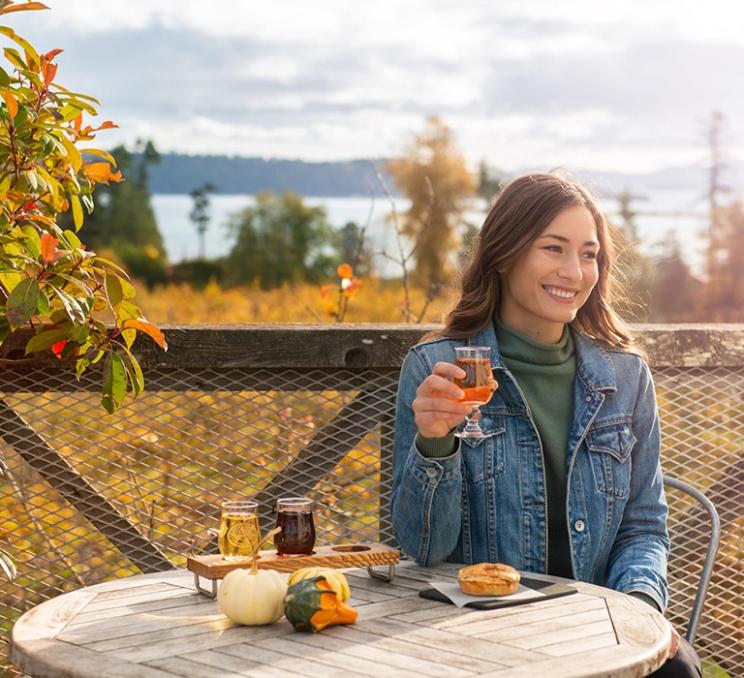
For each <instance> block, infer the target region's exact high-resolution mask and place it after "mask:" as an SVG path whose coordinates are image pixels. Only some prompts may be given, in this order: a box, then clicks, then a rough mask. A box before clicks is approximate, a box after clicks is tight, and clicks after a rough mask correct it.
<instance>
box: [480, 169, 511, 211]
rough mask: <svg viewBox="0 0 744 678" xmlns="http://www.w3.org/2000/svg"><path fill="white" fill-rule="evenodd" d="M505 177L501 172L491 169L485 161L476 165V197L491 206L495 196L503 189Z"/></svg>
mask: <svg viewBox="0 0 744 678" xmlns="http://www.w3.org/2000/svg"><path fill="white" fill-rule="evenodd" d="M505 181H506V177H505V176H504V174H503V172H500V171H499V170H497V169H495V168H493V167H491V166H490V165H489V164H488V163H487V162H486V161H485V160H481V161H480V163H479V165H478V195H479V196H480V197H481V198H483V200H485V201H486V204H487V205H488V206H490V205H491V203H492V202H493V200H494V198H495V197H496V195H497V194H498V193H499V192H500V191H501V189H502V188H503V187H504V183H505Z"/></svg>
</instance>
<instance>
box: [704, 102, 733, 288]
mask: <svg viewBox="0 0 744 678" xmlns="http://www.w3.org/2000/svg"><path fill="white" fill-rule="evenodd" d="M724 125H725V119H724V117H723V114H722V113H721V112H720V111H713V112H712V113H711V116H710V121H709V123H708V127H707V130H706V141H707V142H708V153H709V157H710V161H709V165H708V233H707V239H708V252H707V262H706V274H707V276H708V279H709V280H708V283H709V284H708V290H709V291H710V292H711V293H712V294H714V295H715V290H714V289H713V287H712V285H711V278H712V277H713V276H714V274H715V270H716V268H717V266H718V263H719V260H720V258H721V256H723V255H722V252H721V232H720V231H721V209H722V204H721V201H722V198H723V195H724V194H726V193H728V191H729V187H728V186H726V185H725V184H724V183H723V182H722V175H723V172H724V170H725V169H726V163H725V153H724V150H723V143H722V139H721V137H722V135H723V132H724Z"/></svg>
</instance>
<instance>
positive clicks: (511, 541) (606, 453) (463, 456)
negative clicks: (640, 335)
mask: <svg viewBox="0 0 744 678" xmlns="http://www.w3.org/2000/svg"><path fill="white" fill-rule="evenodd" d="M571 331H572V334H573V339H574V345H575V351H576V379H575V382H574V394H573V405H574V407H573V421H572V424H571V428H570V433H569V438H568V447H567V458H566V464H567V485H568V487H567V494H566V516H567V521H568V525H567V531H568V535H569V540H570V551H571V562H572V566H573V573H574V578H575V579H578V580H580V581H586V582H591V583H595V584H599V585H602V586H606V587H609V588H612V589H615V590H617V591H623V592H626V593H627V592H630V591H640V592H642V593H645V594H647V595H648V596H650V597H651V598H653V599H654V600H655V601H656V603H657V604H658V605H659V607H660V609H662V610H663V609H665V608H666V604H667V582H666V563H667V556H668V552H669V537H668V533H667V528H666V518H667V505H666V500H665V498H664V490H663V484H662V473H661V465H660V461H659V448H660V440H659V419H658V411H657V406H656V397H655V393H654V386H653V381H652V378H651V373H650V370H649V368H648V366H647V365H646V364H645V363H644V361H643V360H642V359H641V358H640V357H639V356H637V355H634V354H631V353H625V352H622V351H615V350H608V349H605V348H602V347H600V346H599V345H598V344H597V343H595V342H593V341H591V340H590V339H588V338H587V337H585V336H583V335H581V334H580V333H579V332H577V331H575V330H573V329H572V330H571ZM463 344H472V345H478V346H490V347H491V354H492V367H493V373H494V376H495V378H496V380H497V381H498V383H499V388H498V389H497V390H496V391H495V393H494V395H493V397H492V398H491V400H490V401H489V402H488V403H487V404H486V405H484V406H482V407H481V412H482V416H481V419H480V426H481V428H482V429H483V431H484V433H485V435H486V438H485V440H483V441H477V442H473V441H468V440H462V441H460V442H459V443H458V447H457V449H456V450H455V452H454V453H453V454H451V455H450V456H448V457H443V458H427V457H424V456H423V455H421V454H420V453H419V452H418V450H417V449H416V446H415V443H414V439H415V436H416V431H417V429H416V423H415V421H414V413H413V410H412V408H411V403H412V402H413V400H414V398H415V397H416V389H417V388H418V386H419V384H420V383H421V382H422V381H423V380H424V378H426V377H427V376H428V375H429V374H431V371H432V368H433V366H434V364H435V363H436V362H438V361H440V360H441V361H446V362H450V363H453V362H454V361H455V350H454V348H455V346H459V345H463ZM391 501H392V519H393V529H394V531H395V535H396V537H397V539H398V541H399V543H400V545H401V547H402V549H403V551H404V552H405V553H407V554H408V555H410V556H411V557H413V558H414V559H415V560H416V562H418V563H419V564H420V565H431V564H434V563H437V562H440V561H442V560H445V559H446V560H450V561H454V562H460V563H478V562H484V561H490V562H502V563H508V564H510V565H512V566H513V567H516V568H517V569H520V570H525V571H530V572H546V571H547V564H548V543H547V539H548V536H547V533H548V530H547V520H548V516H547V502H546V497H545V470H544V466H543V456H542V449H541V442H540V438H539V435H538V433H537V429H536V427H535V424H534V421H533V419H532V414H531V413H530V410H529V407H528V405H527V403H526V402H525V399H524V396H523V394H522V392H521V390H520V388H519V385H518V384H517V383H516V381H515V380H514V378H513V376H512V375H511V373H510V372H509V370H508V369H507V367H506V364H505V363H504V361H503V358H502V357H501V355H500V353H499V350H498V345H497V342H496V334H495V332H494V329H493V325H492V324H489V325H488V327H487V328H486V329H484V330H483V331H482V332H481V333H480V334H478V335H477V336H474V337H472V338H471V339H469V340H466V341H456V340H452V339H435V340H434V341H429V342H425V343H422V344H419V345H417V346H415V347H413V348H412V349H411V350H410V351H409V352H408V355H407V356H406V359H405V361H404V362H403V366H402V369H401V374H400V382H399V385H398V397H397V405H396V426H395V461H394V479H393V491H392V498H391Z"/></svg>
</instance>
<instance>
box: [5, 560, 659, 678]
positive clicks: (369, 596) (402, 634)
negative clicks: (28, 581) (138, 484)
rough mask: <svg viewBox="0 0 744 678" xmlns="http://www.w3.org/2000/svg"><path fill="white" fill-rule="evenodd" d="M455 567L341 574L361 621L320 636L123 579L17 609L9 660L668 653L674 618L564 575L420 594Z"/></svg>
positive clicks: (292, 670) (591, 667)
mask: <svg viewBox="0 0 744 678" xmlns="http://www.w3.org/2000/svg"><path fill="white" fill-rule="evenodd" d="M456 571H457V566H455V565H452V564H445V565H443V566H440V567H436V568H428V569H427V568H421V567H417V566H415V565H412V564H409V563H403V564H401V565H400V566H398V567H397V568H396V575H395V579H394V581H393V582H392V583H391V584H388V583H385V582H382V581H378V580H376V579H372V578H370V577H369V576H368V575H367V573H366V571H364V570H352V571H348V572H347V577H348V578H349V582H350V584H351V590H352V600H351V603H352V604H353V605H354V607H356V608H357V610H358V611H359V618H358V620H357V623H356V624H354V625H353V626H335V627H331V628H328V629H326V630H324V631H322V632H321V633H317V634H310V633H298V632H296V631H294V630H293V629H292V627H291V626H290V624H289V622H287V620H286V619H284V618H282V619H281V620H279V621H278V622H276V623H274V624H272V625H270V626H260V627H245V626H234V625H233V624H231V622H230V621H229V620H228V619H227V618H226V617H225V616H224V615H223V614H222V613H221V612H220V610H219V608H218V606H217V603H216V601H214V600H212V599H210V598H207V597H206V596H203V595H201V594H199V593H197V592H196V591H195V590H194V586H193V579H192V575H191V573H190V572H187V571H182V570H181V571H172V572H165V573H162V574H152V575H142V576H137V577H131V578H128V579H121V580H118V581H113V582H107V583H105V584H99V585H97V586H90V587H86V588H83V589H80V590H78V591H74V592H72V593H67V594H65V595H62V596H59V597H57V598H53V599H51V600H48V601H47V602H45V603H42V604H41V605H38V606H37V607H35V608H33V609H32V610H29V611H28V612H26V613H25V614H24V615H23V616H22V617H21V618H20V619H19V620H18V621H17V623H16V624H15V626H14V628H13V634H12V649H11V660H12V661H13V662H14V663H15V664H16V665H17V666H18V668H19V669H21V670H22V671H24V672H25V673H27V674H29V675H31V676H36V677H41V676H49V677H51V676H66V677H68V678H107V677H110V678H127V677H129V676H132V677H133V676H137V677H139V678H173V677H174V676H184V677H188V678H212V677H219V678H230V677H237V676H255V677H282V678H287V677H290V678H291V676H308V677H313V676H319V675H322V676H323V677H324V678H333V677H336V676H338V677H343V676H375V678H379V676H381V675H383V676H385V678H397V677H399V676H401V677H402V676H406V677H410V676H421V675H426V676H443V677H444V676H446V677H447V678H453V677H457V676H463V677H464V676H475V675H478V676H494V677H495V676H503V677H507V676H508V677H509V678H511V677H518V676H524V677H529V678H535V677H536V676H540V678H543V677H545V678H548V677H554V678H557V677H560V676H566V677H568V676H571V677H576V678H578V677H580V676H583V677H588V676H598V677H599V676H607V675H608V674H611V675H613V676H618V677H620V676H634V677H635V676H644V675H647V674H648V673H650V672H652V671H654V670H655V669H656V668H658V667H659V666H660V665H661V664H663V663H664V659H665V657H666V653H667V647H668V645H669V641H670V628H669V625H668V624H667V622H666V620H665V619H664V618H663V616H662V615H661V614H659V613H657V612H656V611H655V610H653V609H651V608H650V607H649V606H648V605H646V604H645V603H642V602H640V601H638V600H636V599H634V598H632V597H630V596H626V595H624V594H621V593H617V592H615V591H610V590H608V589H605V588H602V587H599V586H592V585H590V584H584V583H580V582H571V584H572V585H573V586H575V587H576V588H577V590H578V593H575V594H573V595H570V596H566V597H564V598H555V599H552V600H545V601H542V602H535V603H529V604H525V605H520V606H515V607H506V608H501V609H496V610H482V611H481V610H471V609H468V608H457V607H455V606H454V605H449V604H444V603H440V602H436V601H433V600H427V599H424V598H421V597H419V596H418V591H419V590H420V589H422V588H427V587H428V582H430V581H434V580H438V581H442V580H452V579H454V577H455V576H456ZM530 576H532V577H534V576H535V575H530ZM545 579H549V580H551V581H566V580H555V579H553V578H550V577H545Z"/></svg>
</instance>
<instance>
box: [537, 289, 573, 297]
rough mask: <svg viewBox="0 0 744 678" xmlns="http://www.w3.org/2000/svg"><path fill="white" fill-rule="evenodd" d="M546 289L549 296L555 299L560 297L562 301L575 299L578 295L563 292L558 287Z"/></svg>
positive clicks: (567, 291) (568, 291)
mask: <svg viewBox="0 0 744 678" xmlns="http://www.w3.org/2000/svg"><path fill="white" fill-rule="evenodd" d="M544 289H545V291H546V292H547V293H548V294H551V295H553V296H554V297H559V298H561V299H573V298H574V297H575V296H576V295H577V294H578V292H571V291H570V290H562V289H560V288H558V287H545V288H544Z"/></svg>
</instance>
